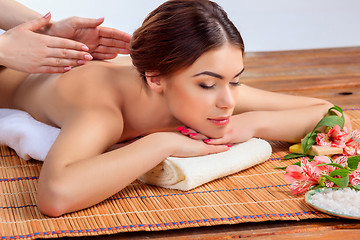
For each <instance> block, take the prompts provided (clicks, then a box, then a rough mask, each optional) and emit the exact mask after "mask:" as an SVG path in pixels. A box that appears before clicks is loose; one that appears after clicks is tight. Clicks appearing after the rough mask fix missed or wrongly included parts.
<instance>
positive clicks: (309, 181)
mask: <svg viewBox="0 0 360 240" xmlns="http://www.w3.org/2000/svg"><path fill="white" fill-rule="evenodd" d="M284 178H285V180H286V181H288V182H289V183H291V186H290V190H291V192H292V193H293V194H299V193H303V192H305V191H307V190H308V189H309V188H310V187H311V186H314V185H316V184H317V183H318V180H319V178H318V177H317V176H316V174H315V171H314V168H313V167H312V166H311V165H310V164H309V161H308V160H307V159H306V158H302V159H301V167H299V166H297V165H290V166H288V167H287V168H286V173H285V175H284Z"/></svg>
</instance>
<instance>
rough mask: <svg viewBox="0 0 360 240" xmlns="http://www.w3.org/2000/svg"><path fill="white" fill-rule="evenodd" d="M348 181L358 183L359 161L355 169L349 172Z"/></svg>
mask: <svg viewBox="0 0 360 240" xmlns="http://www.w3.org/2000/svg"><path fill="white" fill-rule="evenodd" d="M349 181H350V183H351V184H352V185H360V163H359V164H358V167H357V169H356V170H355V171H353V172H352V173H351V174H349Z"/></svg>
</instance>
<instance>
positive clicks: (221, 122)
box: [208, 117, 230, 126]
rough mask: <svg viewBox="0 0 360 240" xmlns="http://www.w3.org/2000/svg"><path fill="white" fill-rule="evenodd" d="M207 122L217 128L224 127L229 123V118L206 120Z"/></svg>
mask: <svg viewBox="0 0 360 240" xmlns="http://www.w3.org/2000/svg"><path fill="white" fill-rule="evenodd" d="M208 120H209V121H210V122H211V123H213V124H215V125H217V126H225V125H227V124H228V123H229V121H230V117H218V118H208Z"/></svg>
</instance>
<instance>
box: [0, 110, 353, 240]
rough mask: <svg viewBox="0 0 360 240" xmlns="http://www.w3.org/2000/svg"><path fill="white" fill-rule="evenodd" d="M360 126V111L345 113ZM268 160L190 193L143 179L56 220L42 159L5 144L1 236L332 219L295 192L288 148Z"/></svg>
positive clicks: (0, 172) (0, 170) (276, 147)
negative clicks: (47, 203) (45, 200)
mask: <svg viewBox="0 0 360 240" xmlns="http://www.w3.org/2000/svg"><path fill="white" fill-rule="evenodd" d="M347 110H348V111H347V114H348V115H350V116H351V117H352V120H353V127H354V128H360V110H359V109H347ZM271 144H272V147H273V154H272V156H271V158H270V159H268V160H267V161H266V162H265V163H263V164H260V165H257V166H255V167H253V168H250V169H247V170H244V171H242V172H240V173H237V174H234V175H231V176H228V177H224V178H222V179H219V180H215V181H212V182H210V183H208V184H205V185H203V186H200V187H198V188H196V189H193V190H191V191H188V192H181V191H177V190H168V189H163V188H159V187H154V186H150V185H146V184H142V183H140V182H138V181H136V182H134V183H132V184H131V185H130V186H128V187H127V188H126V189H124V190H122V191H121V192H119V193H117V194H116V195H114V196H112V197H110V198H109V199H107V200H105V201H103V202H101V203H100V204H98V205H96V206H94V207H91V208H88V209H85V210H82V211H78V212H75V213H71V214H66V215H63V216H61V217H58V218H50V217H47V216H44V215H42V214H41V213H40V212H39V211H38V209H37V206H36V198H35V196H36V188H37V182H38V177H39V172H40V169H41V165H42V164H41V162H37V161H34V160H30V161H24V160H22V159H20V158H19V157H18V156H17V155H16V154H15V153H14V151H13V150H11V149H9V148H7V147H5V146H1V147H0V150H1V152H0V153H1V158H0V236H1V237H0V239H35V238H54V237H64V236H74V237H75V236H90V235H102V234H114V233H118V232H133V231H163V230H169V229H179V228H190V227H200V226H214V225H221V224H235V223H243V222H263V221H274V220H282V221H285V220H302V219H309V218H332V217H331V216H329V215H326V214H322V213H320V212H317V211H315V210H314V209H312V208H311V207H309V206H308V205H307V204H306V203H305V201H304V196H303V195H300V196H297V195H296V196H295V195H292V194H291V193H290V190H289V184H288V183H287V182H286V181H285V180H284V178H283V175H284V170H278V169H275V168H274V166H278V167H283V166H287V165H290V164H291V163H293V162H295V161H294V160H287V161H284V160H282V158H281V157H282V156H284V155H286V154H287V153H288V151H287V150H288V147H289V144H287V143H282V142H271Z"/></svg>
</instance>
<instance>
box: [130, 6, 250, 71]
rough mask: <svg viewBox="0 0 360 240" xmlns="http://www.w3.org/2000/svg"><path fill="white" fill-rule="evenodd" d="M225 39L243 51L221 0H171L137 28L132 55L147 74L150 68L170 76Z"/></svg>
mask: <svg viewBox="0 0 360 240" xmlns="http://www.w3.org/2000/svg"><path fill="white" fill-rule="evenodd" d="M226 42H229V43H231V44H234V45H237V46H239V48H240V49H241V50H242V51H243V52H244V43H243V40H242V37H241V35H240V33H239V31H238V30H237V29H236V27H235V26H234V24H233V23H232V22H231V21H230V20H229V18H228V16H227V14H226V12H225V11H224V10H223V9H222V8H221V7H220V6H219V5H218V4H216V3H214V2H211V1H208V0H170V1H167V2H165V3H163V4H162V5H160V6H159V7H158V8H156V9H155V10H154V11H152V12H151V13H150V14H149V15H148V16H147V17H146V18H145V20H144V22H143V24H142V26H141V27H140V28H138V29H137V30H136V31H135V32H134V34H133V37H132V40H131V44H130V56H131V58H132V61H133V64H134V66H135V67H136V68H137V70H138V71H139V72H140V74H142V75H143V76H144V77H145V72H150V71H157V72H158V73H159V75H163V76H167V75H170V74H172V73H174V72H175V71H177V70H179V69H182V68H184V67H188V66H190V65H191V64H192V63H194V62H195V61H196V59H197V58H199V57H200V56H201V55H202V54H203V53H204V52H206V51H209V50H211V49H214V48H217V47H221V46H222V45H224V44H225V43H226Z"/></svg>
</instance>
